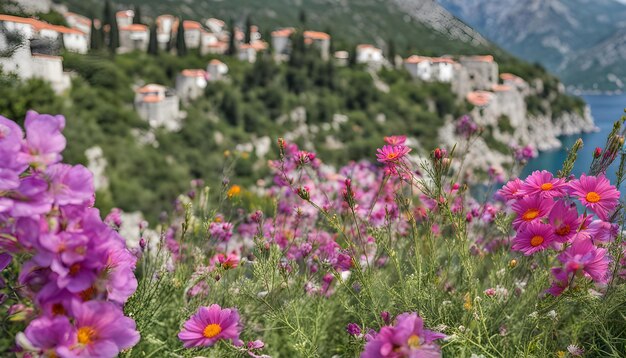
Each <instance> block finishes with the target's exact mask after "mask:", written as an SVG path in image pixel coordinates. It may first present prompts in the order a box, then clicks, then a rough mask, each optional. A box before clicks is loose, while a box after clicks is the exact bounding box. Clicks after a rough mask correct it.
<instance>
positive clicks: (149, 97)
mask: <svg viewBox="0 0 626 358" xmlns="http://www.w3.org/2000/svg"><path fill="white" fill-rule="evenodd" d="M141 100H142V101H143V102H144V103H157V102H161V101H162V98H161V97H159V96H157V95H155V94H150V95H147V96H144V97H143V98H142V99H141Z"/></svg>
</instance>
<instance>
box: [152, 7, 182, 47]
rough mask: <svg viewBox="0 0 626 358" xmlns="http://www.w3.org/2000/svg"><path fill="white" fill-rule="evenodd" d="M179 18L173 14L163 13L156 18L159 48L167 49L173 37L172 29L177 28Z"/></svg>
mask: <svg viewBox="0 0 626 358" xmlns="http://www.w3.org/2000/svg"><path fill="white" fill-rule="evenodd" d="M177 23H178V19H177V18H176V17H175V16H173V15H168V14H165V15H161V16H159V17H157V18H156V25H157V42H158V43H159V48H161V49H165V48H166V47H167V44H168V43H169V42H170V39H171V37H172V30H174V29H176V24H177Z"/></svg>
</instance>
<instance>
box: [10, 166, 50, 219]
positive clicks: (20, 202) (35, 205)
mask: <svg viewBox="0 0 626 358" xmlns="http://www.w3.org/2000/svg"><path fill="white" fill-rule="evenodd" d="M47 191H48V183H47V182H46V181H45V180H44V179H42V178H40V177H39V176H36V175H35V176H29V177H26V178H23V179H22V180H21V181H20V184H19V187H18V188H17V189H16V190H15V191H14V192H9V196H8V199H9V200H11V201H12V203H11V205H10V206H9V207H8V208H7V209H10V211H9V214H10V215H11V216H13V217H25V216H34V215H40V214H44V213H47V212H48V211H50V209H52V198H51V197H50V196H49V195H48V193H47ZM0 212H2V208H1V205H0Z"/></svg>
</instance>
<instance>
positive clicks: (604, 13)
mask: <svg viewBox="0 0 626 358" xmlns="http://www.w3.org/2000/svg"><path fill="white" fill-rule="evenodd" d="M438 2H439V4H440V5H442V6H443V7H444V8H446V9H447V10H449V11H450V12H451V13H452V14H454V15H455V16H457V17H459V18H460V19H462V20H463V21H465V22H466V23H468V24H469V25H470V26H472V27H474V28H475V29H476V30H477V31H478V32H480V33H482V34H483V35H485V37H487V38H488V39H490V40H492V41H494V42H495V43H497V44H498V45H500V46H501V47H503V48H504V49H505V50H508V51H510V52H511V53H513V54H514V55H517V56H519V57H522V58H524V59H526V60H528V61H533V62H538V63H541V64H542V65H544V66H545V67H547V68H548V69H549V70H550V71H552V72H553V73H555V74H557V75H559V76H560V77H561V79H562V80H563V81H564V82H565V83H566V84H567V85H571V86H576V87H580V88H584V89H593V88H601V89H617V88H618V85H617V84H616V83H618V84H619V85H620V86H621V81H616V78H618V79H621V80H622V81H623V80H624V79H626V77H625V74H626V71H624V70H623V66H622V64H623V61H624V60H626V57H625V56H624V55H625V54H624V52H626V51H625V50H622V48H623V47H622V46H623V42H624V40H623V32H624V29H626V5H625V4H624V3H622V2H618V1H616V0H527V1H517V0H438ZM596 51H606V52H601V53H599V52H596Z"/></svg>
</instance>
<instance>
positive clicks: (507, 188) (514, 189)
mask: <svg viewBox="0 0 626 358" xmlns="http://www.w3.org/2000/svg"><path fill="white" fill-rule="evenodd" d="M523 184H524V182H523V181H521V180H520V179H519V178H515V179H513V180H511V181H510V182H508V183H506V184H505V185H504V186H503V187H502V189H500V190H498V192H497V195H499V196H501V197H502V198H504V200H506V201H509V200H515V199H519V198H521V197H523V196H524V195H523V194H522V193H521V192H520V189H521V188H522V185H523Z"/></svg>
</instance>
